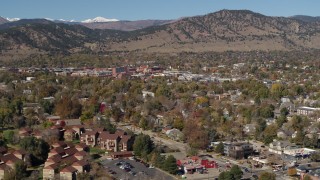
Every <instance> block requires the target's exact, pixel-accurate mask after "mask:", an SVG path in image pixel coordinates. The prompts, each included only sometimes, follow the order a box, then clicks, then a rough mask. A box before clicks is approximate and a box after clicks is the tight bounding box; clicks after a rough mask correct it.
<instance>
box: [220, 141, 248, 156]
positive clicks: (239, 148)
mask: <svg viewBox="0 0 320 180" xmlns="http://www.w3.org/2000/svg"><path fill="white" fill-rule="evenodd" d="M223 145H224V154H225V155H226V156H229V157H232V158H234V159H243V158H248V156H250V155H252V153H253V146H252V144H250V143H248V142H223Z"/></svg>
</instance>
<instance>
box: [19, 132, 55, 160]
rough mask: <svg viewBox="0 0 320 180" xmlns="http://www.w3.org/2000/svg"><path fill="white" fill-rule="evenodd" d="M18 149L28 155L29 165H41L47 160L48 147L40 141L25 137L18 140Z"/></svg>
mask: <svg viewBox="0 0 320 180" xmlns="http://www.w3.org/2000/svg"><path fill="white" fill-rule="evenodd" d="M19 145H20V147H21V148H22V149H24V150H25V151H27V152H28V154H30V159H31V164H32V165H39V164H42V163H43V162H44V161H46V159H47V158H48V153H49V150H50V146H49V144H48V143H47V142H45V141H44V140H42V139H36V138H35V137H25V138H23V139H21V140H20V143H19Z"/></svg>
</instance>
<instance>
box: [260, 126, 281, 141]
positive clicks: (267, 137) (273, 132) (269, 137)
mask: <svg viewBox="0 0 320 180" xmlns="http://www.w3.org/2000/svg"><path fill="white" fill-rule="evenodd" d="M277 130H278V127H277V125H274V124H272V125H269V126H267V128H266V129H265V130H264V131H263V136H264V138H263V142H264V143H265V144H269V143H271V142H272V141H273V139H274V138H276V137H277Z"/></svg>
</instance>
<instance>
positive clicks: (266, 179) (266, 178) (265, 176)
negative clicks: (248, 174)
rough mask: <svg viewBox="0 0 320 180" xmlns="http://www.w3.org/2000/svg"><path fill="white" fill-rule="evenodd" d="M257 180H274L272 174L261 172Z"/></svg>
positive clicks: (274, 177) (274, 176)
mask: <svg viewBox="0 0 320 180" xmlns="http://www.w3.org/2000/svg"><path fill="white" fill-rule="evenodd" d="M259 180H276V175H275V174H274V173H269V172H262V173H261V174H260V176H259Z"/></svg>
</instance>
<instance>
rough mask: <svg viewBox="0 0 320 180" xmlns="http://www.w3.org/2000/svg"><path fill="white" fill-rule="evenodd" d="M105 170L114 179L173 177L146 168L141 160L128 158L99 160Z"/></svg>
mask: <svg viewBox="0 0 320 180" xmlns="http://www.w3.org/2000/svg"><path fill="white" fill-rule="evenodd" d="M101 163H102V164H103V165H104V166H105V168H106V171H108V172H109V173H110V174H112V176H114V177H115V178H116V179H123V180H127V179H130V180H131V179H160V180H161V179H163V180H171V179H174V178H173V177H172V176H170V175H168V174H166V173H164V172H162V171H160V170H158V169H155V168H148V167H146V166H145V165H144V164H142V163H141V162H137V161H135V160H129V159H117V160H104V161H102V162H101Z"/></svg>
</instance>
